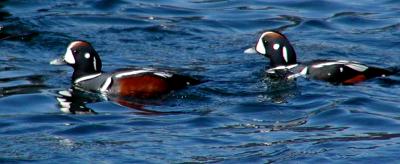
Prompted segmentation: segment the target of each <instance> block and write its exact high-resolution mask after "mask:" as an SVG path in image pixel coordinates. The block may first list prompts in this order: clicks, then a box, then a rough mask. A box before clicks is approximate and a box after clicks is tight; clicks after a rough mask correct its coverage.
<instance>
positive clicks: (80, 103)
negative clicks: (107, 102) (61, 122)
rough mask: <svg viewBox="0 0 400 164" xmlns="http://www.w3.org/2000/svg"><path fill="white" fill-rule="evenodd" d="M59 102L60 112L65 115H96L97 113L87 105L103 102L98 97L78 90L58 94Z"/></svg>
mask: <svg viewBox="0 0 400 164" xmlns="http://www.w3.org/2000/svg"><path fill="white" fill-rule="evenodd" d="M57 101H58V103H59V105H60V110H61V111H62V112H64V113H72V114H90V113H93V114H96V112H95V111H94V110H92V109H90V108H88V107H87V106H86V104H87V103H94V102H100V101H102V98H101V97H99V96H97V95H94V96H93V95H92V96H91V95H88V93H87V92H84V91H80V90H77V89H69V90H63V91H59V92H58V96H57Z"/></svg>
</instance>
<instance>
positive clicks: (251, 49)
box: [243, 47, 257, 54]
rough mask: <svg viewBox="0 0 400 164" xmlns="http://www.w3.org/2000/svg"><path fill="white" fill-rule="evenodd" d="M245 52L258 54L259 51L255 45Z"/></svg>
mask: <svg viewBox="0 0 400 164" xmlns="http://www.w3.org/2000/svg"><path fill="white" fill-rule="evenodd" d="M243 52H244V53H245V54H256V53H257V51H256V48H254V47H251V48H248V49H246V50H244V51H243Z"/></svg>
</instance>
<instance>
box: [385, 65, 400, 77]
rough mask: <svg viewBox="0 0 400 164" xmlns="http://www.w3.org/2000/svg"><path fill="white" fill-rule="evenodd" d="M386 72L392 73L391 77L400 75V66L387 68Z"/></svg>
mask: <svg viewBox="0 0 400 164" xmlns="http://www.w3.org/2000/svg"><path fill="white" fill-rule="evenodd" d="M386 70H388V71H390V75H395V74H399V73H400V66H392V67H388V68H386Z"/></svg>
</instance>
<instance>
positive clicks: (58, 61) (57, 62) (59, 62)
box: [50, 58, 67, 65]
mask: <svg viewBox="0 0 400 164" xmlns="http://www.w3.org/2000/svg"><path fill="white" fill-rule="evenodd" d="M50 64H51V65H65V64H67V63H66V62H65V60H64V59H63V58H58V59H54V60H52V61H50Z"/></svg>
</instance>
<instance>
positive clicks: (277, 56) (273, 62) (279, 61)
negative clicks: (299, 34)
mask: <svg viewBox="0 0 400 164" xmlns="http://www.w3.org/2000/svg"><path fill="white" fill-rule="evenodd" d="M244 52H245V53H259V54H261V55H264V56H266V57H268V58H269V59H270V67H277V66H288V65H292V64H296V63H297V61H296V52H295V51H294V48H293V46H292V45H291V44H290V42H289V40H288V39H287V38H286V36H284V35H283V34H281V33H279V32H276V31H266V32H264V33H263V34H261V36H260V38H259V39H258V41H257V44H256V46H255V47H252V48H249V49H247V50H245V51H244Z"/></svg>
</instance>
